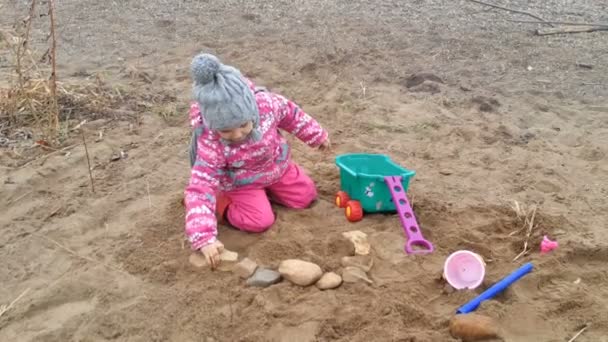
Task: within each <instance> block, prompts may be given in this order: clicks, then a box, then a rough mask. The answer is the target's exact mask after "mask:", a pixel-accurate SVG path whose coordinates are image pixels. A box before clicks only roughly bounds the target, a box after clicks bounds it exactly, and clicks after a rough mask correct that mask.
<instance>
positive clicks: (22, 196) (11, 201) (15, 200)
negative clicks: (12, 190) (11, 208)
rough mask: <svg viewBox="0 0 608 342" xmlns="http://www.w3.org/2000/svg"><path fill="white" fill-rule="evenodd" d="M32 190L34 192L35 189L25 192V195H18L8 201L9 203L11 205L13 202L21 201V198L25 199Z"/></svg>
mask: <svg viewBox="0 0 608 342" xmlns="http://www.w3.org/2000/svg"><path fill="white" fill-rule="evenodd" d="M32 192H33V191H32V190H30V191H28V192H26V193H24V194H23V195H21V196H19V197H17V198H16V199H14V200H10V201H8V203H7V205H11V204H13V203H16V202H19V201H20V200H21V199H23V198H24V197H25V196H27V195H29V194H31V193H32Z"/></svg>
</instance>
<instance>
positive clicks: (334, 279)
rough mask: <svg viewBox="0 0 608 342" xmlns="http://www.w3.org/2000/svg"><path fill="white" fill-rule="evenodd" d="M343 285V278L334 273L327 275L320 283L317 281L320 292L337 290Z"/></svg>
mask: <svg viewBox="0 0 608 342" xmlns="http://www.w3.org/2000/svg"><path fill="white" fill-rule="evenodd" d="M341 284H342V277H340V276H339V275H338V274H336V273H334V272H328V273H325V274H324V275H323V276H322V277H321V279H319V281H317V284H316V285H317V287H318V288H319V289H320V290H329V289H335V288H336V287H338V286H340V285H341Z"/></svg>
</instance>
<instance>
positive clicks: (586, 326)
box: [568, 323, 589, 342]
mask: <svg viewBox="0 0 608 342" xmlns="http://www.w3.org/2000/svg"><path fill="white" fill-rule="evenodd" d="M587 328H589V323H585V325H584V326H583V328H582V329H581V330H579V332H577V333H576V335H574V336H573V337H572V338H571V339H569V340H568V342H573V341H574V340H576V339H577V338H578V337H579V336H580V335H581V334H582V333H584V332H585V330H587Z"/></svg>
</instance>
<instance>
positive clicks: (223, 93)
mask: <svg viewBox="0 0 608 342" xmlns="http://www.w3.org/2000/svg"><path fill="white" fill-rule="evenodd" d="M190 73H191V76H192V79H193V81H194V88H193V96H194V99H195V100H196V101H197V102H198V104H199V106H200V108H201V113H202V116H203V122H205V124H206V125H207V126H208V127H209V128H210V129H212V130H222V129H232V128H236V127H239V126H240V125H242V124H244V123H246V122H248V121H251V122H253V131H252V132H251V139H253V140H259V139H260V138H261V136H262V135H261V132H260V131H259V123H260V116H259V111H258V105H257V102H256V100H255V95H254V93H253V91H252V90H251V88H249V85H248V84H247V82H246V81H245V78H244V77H243V75H242V74H241V72H240V71H239V70H238V69H236V68H234V67H231V66H228V65H224V64H222V63H221V62H220V60H219V59H218V58H217V57H216V56H214V55H210V54H207V53H201V54H199V55H197V56H195V57H194V58H193V59H192V63H191V64H190Z"/></svg>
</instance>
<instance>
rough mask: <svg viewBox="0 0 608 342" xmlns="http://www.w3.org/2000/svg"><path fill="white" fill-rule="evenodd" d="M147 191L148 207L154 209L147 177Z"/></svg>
mask: <svg viewBox="0 0 608 342" xmlns="http://www.w3.org/2000/svg"><path fill="white" fill-rule="evenodd" d="M146 192H147V193H148V209H150V210H152V199H151V198H150V183H148V179H146Z"/></svg>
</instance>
